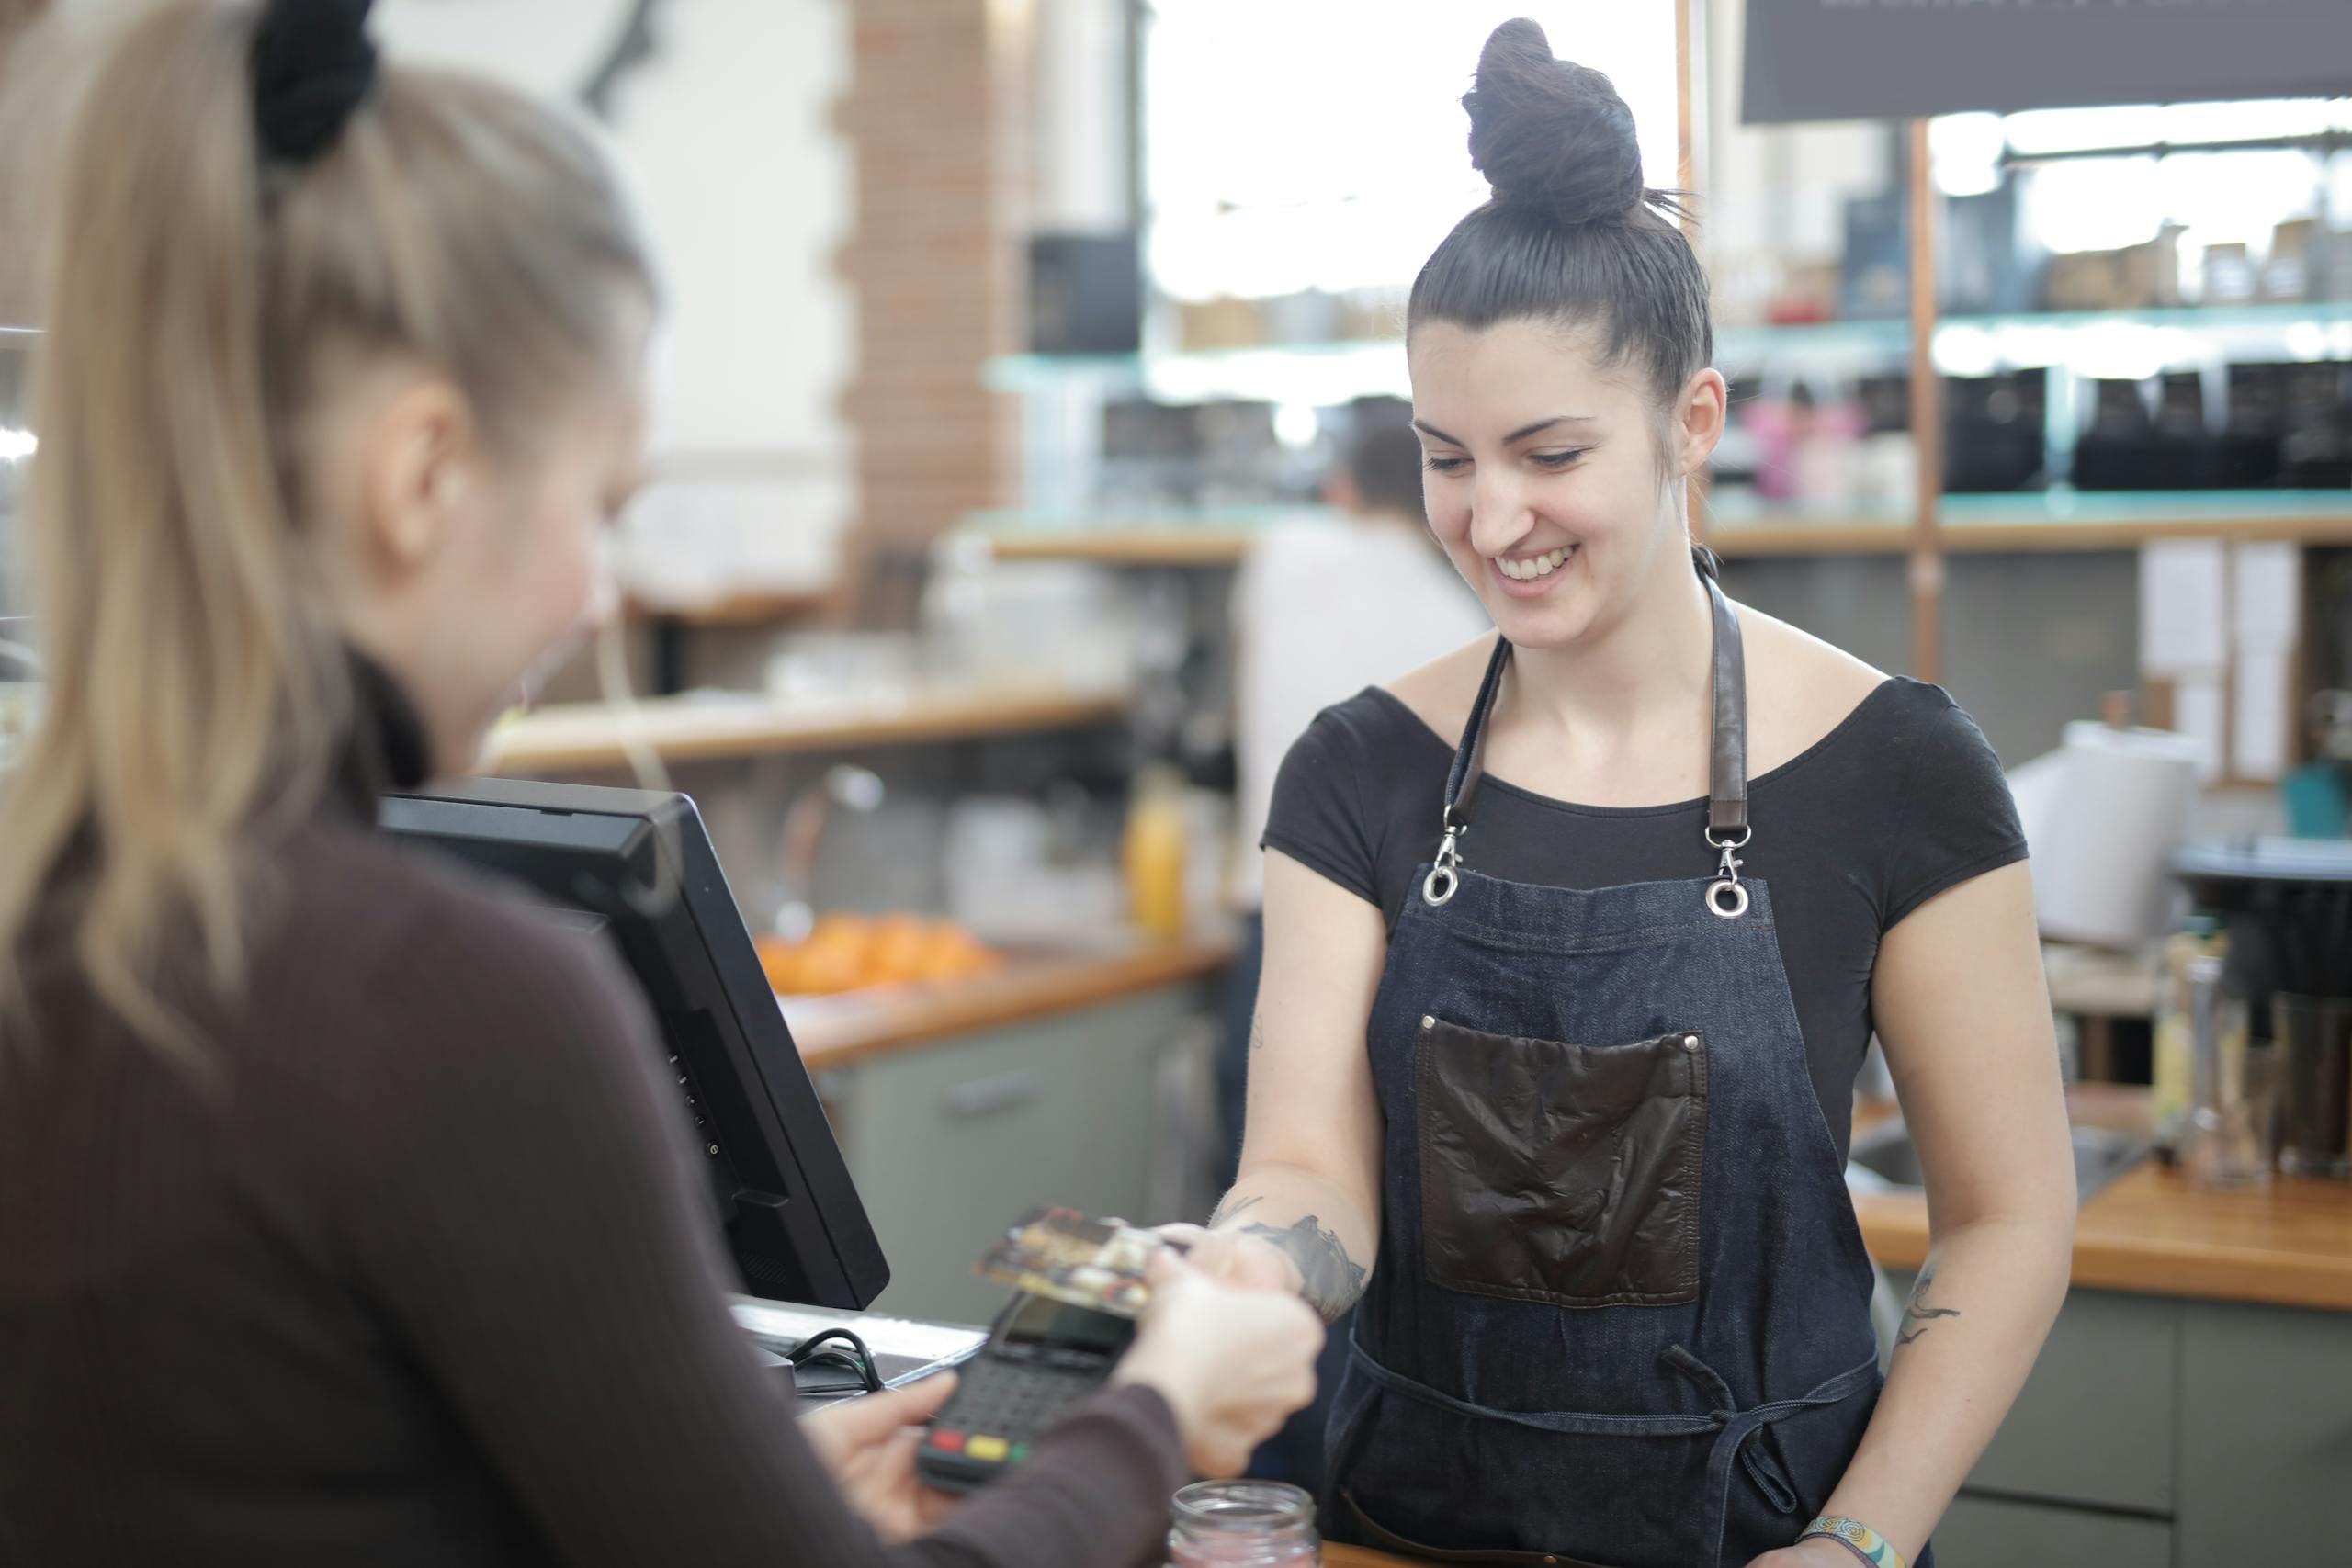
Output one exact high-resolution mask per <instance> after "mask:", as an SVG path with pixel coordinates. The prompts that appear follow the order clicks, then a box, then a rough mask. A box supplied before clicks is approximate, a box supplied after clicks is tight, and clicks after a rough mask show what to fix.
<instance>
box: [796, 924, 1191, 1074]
mask: <svg viewBox="0 0 2352 1568" xmlns="http://www.w3.org/2000/svg"><path fill="white" fill-rule="evenodd" d="M1232 957H1233V946H1232V944H1231V943H1230V942H1227V941H1226V940H1225V939H1224V938H1222V937H1208V936H1203V937H1194V938H1190V939H1187V940H1185V941H1182V942H1164V943H1153V944H1137V945H1136V946H1132V947H1127V948H1123V949H1120V950H1117V951H1115V952H1110V953H1092V954H1070V955H1067V956H1053V957H1039V958H1029V957H1023V958H1015V959H1014V960H1012V962H1010V963H1009V964H1006V965H1005V967H1004V968H1003V969H1002V970H1001V971H1000V972H998V973H997V974H994V975H989V976H982V977H980V978H978V979H976V980H958V981H953V982H946V983H942V984H937V985H929V986H892V987H876V989H873V990H871V991H865V992H851V993H847V994H845V995H842V996H835V997H786V998H783V1007H784V1019H785V1022H786V1023H787V1024H789V1025H790V1026H791V1028H792V1037H793V1039H794V1041H796V1042H797V1043H798V1044H799V1046H800V1055H801V1056H802V1057H803V1058H804V1059H805V1060H806V1061H807V1062H808V1064H809V1068H810V1069H811V1070H812V1071H818V1072H821V1071H824V1070H825V1069H827V1068H831V1067H844V1066H849V1065H850V1064H851V1063H853V1062H859V1061H864V1060H865V1059H867V1058H868V1057H873V1056H882V1055H889V1054H890V1053H892V1052H895V1051H905V1050H910V1049H911V1048H913V1047H915V1046H918V1045H922V1044H925V1043H929V1042H931V1041H934V1040H939V1039H943V1038H944V1037H947V1036H950V1035H956V1034H968V1033H971V1032H974V1031H976V1030H982V1029H994V1028H998V1027H1001V1026H1002V1025H1004V1024H1008V1023H1018V1022H1021V1021H1024V1020H1027V1019H1033V1018H1043V1017H1046V1016H1049V1015H1051V1014H1054V1013H1059V1012H1069V1011H1073V1010H1077V1009H1079V1008H1084V1007H1093V1006H1096V1005H1098V1004H1100V1003H1103V1002H1108V1001H1115V1000H1117V999H1118V998H1121V997H1124V996H1129V995H1132V994H1134V993H1135V992H1137V991H1148V990H1154V989H1157V988H1158V987H1161V986H1170V985H1176V984H1179V983H1181V982H1183V981H1186V980H1197V979H1200V978H1202V977H1204V976H1209V975H1213V974H1215V973H1216V971H1218V970H1219V969H1222V968H1224V967H1225V965H1226V964H1227V963H1228V962H1230V961H1231V959H1232Z"/></svg>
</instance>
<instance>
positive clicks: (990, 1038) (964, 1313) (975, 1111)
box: [821, 986, 1196, 1324]
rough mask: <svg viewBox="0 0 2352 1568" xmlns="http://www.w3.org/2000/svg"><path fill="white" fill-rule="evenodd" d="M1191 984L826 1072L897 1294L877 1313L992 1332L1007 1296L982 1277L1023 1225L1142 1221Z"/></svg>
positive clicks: (885, 1297)
mask: <svg viewBox="0 0 2352 1568" xmlns="http://www.w3.org/2000/svg"><path fill="white" fill-rule="evenodd" d="M1195 1000H1196V993H1195V992H1194V990H1193V987H1189V986H1173V987H1164V988H1162V989H1159V990H1156V991H1148V992H1143V993H1140V994H1138V995H1136V996H1132V997H1127V998H1122V999H1120V1000H1119V1001H1116V1002H1114V1003H1110V1004H1107V1005H1105V1006H1102V1007H1096V1008H1088V1009H1083V1010H1078V1011H1073V1012H1066V1013H1060V1014H1057V1015H1054V1016H1051V1017H1048V1018H1044V1019H1039V1020H1035V1021H1029V1022H1023V1023H1020V1024H1016V1025H1012V1026H1009V1027H1006V1028H1002V1029H995V1030H989V1031H985V1032H979V1033H975V1034H971V1035H967V1036H963V1037H960V1038H956V1039H950V1040H943V1041H938V1042H934V1043H929V1044H925V1045H922V1046H919V1047H917V1048H914V1049H911V1050H907V1051H902V1052H899V1053H896V1054H893V1055H882V1056H876V1057H873V1058H871V1059H869V1060H867V1061H865V1062H862V1063H858V1064H855V1065H854V1066H849V1067H845V1068H842V1069H840V1070H838V1071H835V1072H831V1073H828V1074H826V1075H825V1076H824V1078H823V1080H822V1084H821V1088H822V1090H823V1093H824V1095H825V1099H826V1101H827V1103H828V1106H829V1107H830V1109H831V1113H832V1116H833V1126H834V1131H835V1133H836V1134H837V1135H838V1136H839V1137H840V1138H841V1141H842V1152H843V1153H844V1154H845V1155H846V1156H847V1157H848V1160H849V1168H850V1172H851V1174H852V1175H853V1176H854V1178H855V1179H856V1181H857V1189H858V1192H859V1193H860V1195H861V1196H862V1197H863V1198H864V1199H865V1207H866V1212H867V1213H868V1214H869V1215H871V1216H872V1218H873V1221H874V1228H875V1231H876V1234H877V1235H879V1236H880V1237H881V1240H882V1250H883V1255H884V1256H885V1257H886V1258H888V1259H889V1263H890V1284H889V1286H888V1288H887V1289H886V1290H885V1291H884V1292H882V1295H881V1297H880V1299H879V1300H878V1301H876V1303H875V1310H876V1311H879V1312H887V1313H890V1314H894V1315H897V1316H900V1317H912V1318H923V1319H931V1320H936V1321H941V1322H948V1323H971V1324H985V1323H987V1322H988V1321H989V1319H991V1318H992V1317H994V1316H995V1314H996V1312H997V1310H998V1309H999V1308H1000V1307H1001V1306H1002V1305H1003V1304H1004V1301H1005V1292H1004V1289H1003V1287H1001V1286H1000V1285H996V1284H993V1283H990V1282H989V1281H988V1280H982V1279H979V1278H978V1277H977V1276H975V1275H974V1274H973V1272H972V1265H973V1263H974V1262H975V1261H977V1260H978V1258H979V1256H980V1254H981V1253H982V1252H983V1251H984V1250H986V1249H987V1247H988V1246H989V1242H990V1241H991V1240H992V1239H993V1238H994V1237H995V1236H996V1235H998V1234H999V1233H1001V1231H1002V1230H1003V1228H1004V1227H1005V1225H1007V1224H1010V1223H1011V1222H1012V1220H1014V1219H1016V1218H1017V1217H1019V1215H1020V1214H1021V1213H1022V1212H1023V1210H1025V1209H1028V1208H1030V1207H1032V1206H1033V1205H1035V1204H1040V1203H1063V1204H1068V1205H1069V1206H1070V1207H1072V1208H1076V1209H1083V1210H1085V1211H1086V1212H1088V1213H1097V1214H1118V1215H1122V1216H1125V1217H1130V1218H1135V1219H1137V1220H1139V1221H1140V1220H1144V1219H1146V1218H1157V1217H1160V1216H1147V1215H1146V1214H1145V1213H1144V1204H1145V1200H1146V1195H1147V1180H1148V1172H1149V1169H1150V1164H1151V1158H1152V1153H1153V1136H1154V1123H1155V1116H1154V1111H1155V1104H1156V1099H1155V1084H1156V1082H1157V1079H1158V1076H1159V1060H1160V1056H1161V1054H1162V1053H1163V1051H1165V1050H1167V1049H1169V1048H1170V1046H1171V1044H1173V1043H1176V1042H1178V1041H1180V1040H1181V1039H1182V1038H1184V1037H1185V1036H1186V1035H1188V1034H1190V1033H1192V1031H1191V1030H1189V1029H1188V1028H1187V1027H1186V1024H1187V1021H1188V1020H1189V1019H1190V1018H1191V1016H1192V1015H1193V1011H1194V1010H1195Z"/></svg>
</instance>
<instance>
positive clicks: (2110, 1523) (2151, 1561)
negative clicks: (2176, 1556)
mask: <svg viewBox="0 0 2352 1568" xmlns="http://www.w3.org/2000/svg"><path fill="white" fill-rule="evenodd" d="M2172 1551H2173V1530H2172V1526H2171V1525H2170V1524H2168V1523H2166V1522H2165V1520H2163V1519H2146V1518H2138V1517H2133V1516H2131V1515H2129V1514H2102V1513H2098V1512H2096V1511H2095V1510H2092V1509H2089V1508H2069V1507H2064V1506H2058V1505H2055V1504H2051V1503H2030V1502H2025V1501H2022V1500H2019V1499H2014V1498H2007V1497H1986V1496H1980V1495H1976V1494H1974V1493H1970V1492H1963V1493H1962V1494H1961V1495H1960V1496H1959V1497H1958V1498H1956V1499H1955V1500H1954V1501H1953V1503H1952V1506H1951V1510H1950V1511H1949V1512H1947V1513H1946V1514H1945V1515H1944V1522H1943V1523H1942V1524H1940V1525H1939V1526H1938V1527H1936V1568H2060V1565H2061V1564H2064V1568H2084V1565H2085V1564H2088V1563H2099V1564H2105V1565H2109V1568H2164V1565H2165V1563H2168V1562H2171V1561H2172V1560H2173V1558H2172Z"/></svg>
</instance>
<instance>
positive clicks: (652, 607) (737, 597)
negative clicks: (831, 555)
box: [622, 588, 832, 626]
mask: <svg viewBox="0 0 2352 1568" xmlns="http://www.w3.org/2000/svg"><path fill="white" fill-rule="evenodd" d="M831 599H832V591H831V589H829V588H818V589H808V590H801V591H796V592H751V593H723V594H720V595H719V596H718V598H715V599H698V600H695V601H694V602H692V603H688V604H668V603H664V602H662V601H659V600H647V599H639V598H630V599H629V600H628V601H627V602H626V603H625V604H623V606H622V609H623V612H624V613H625V614H626V615H628V616H629V617H630V618H632V619H635V620H646V621H655V620H659V621H674V622H676V623H677V624H679V625H680V626H767V625H770V624H772V623H774V622H776V621H787V620H791V619H793V618H794V617H796V616H799V615H809V614H810V613H812V612H814V611H817V610H820V609H822V608H824V606H825V605H826V604H829V603H831Z"/></svg>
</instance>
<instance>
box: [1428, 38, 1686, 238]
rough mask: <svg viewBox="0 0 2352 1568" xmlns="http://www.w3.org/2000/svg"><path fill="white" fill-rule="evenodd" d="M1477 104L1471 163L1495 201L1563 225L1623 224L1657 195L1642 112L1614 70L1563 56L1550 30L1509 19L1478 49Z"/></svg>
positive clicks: (1470, 97) (1473, 101)
mask: <svg viewBox="0 0 2352 1568" xmlns="http://www.w3.org/2000/svg"><path fill="white" fill-rule="evenodd" d="M1462 107H1464V108H1465V109H1467V110H1469V111H1470V163H1471V164H1472V166H1473V167H1475V168H1476V169H1477V171H1478V172H1479V173H1480V174H1482V175H1486V176H1487V184H1488V185H1490V186H1493V187H1494V190H1495V199H1496V200H1497V201H1498V202H1504V203H1509V204H1510V205H1512V206H1517V207H1525V208H1530V209H1535V210H1538V211H1542V212H1544V213H1545V214H1547V215H1548V216H1550V217H1551V218H1552V219H1553V220H1555V221H1556V222H1559V223H1564V224H1566V223H1623V222H1624V221H1626V220H1629V219H1631V218H1632V217H1633V216H1634V214H1635V213H1636V212H1638V211H1640V210H1641V209H1642V204H1643V203H1644V202H1645V200H1647V199H1648V198H1649V197H1650V193H1649V192H1648V191H1646V190H1645V189H1644V188H1643V186H1642V149H1641V144H1640V143H1639V142H1638V141H1636V140H1635V139H1634V111H1633V110H1631V109H1629V108H1627V107H1625V100H1624V99H1623V98H1621V97H1619V96H1617V89H1616V88H1615V87H1613V86H1611V85H1610V82H1609V78H1608V77H1607V76H1604V75H1602V74H1601V73H1600V72H1598V71H1595V70H1593V69H1592V68H1591V67H1589V66H1586V65H1578V64H1577V63H1576V62H1574V61H1568V60H1555V59H1554V58H1553V57H1552V45H1551V43H1550V41H1549V40H1547V39H1545V38H1544V29H1543V28H1540V27H1538V26H1536V24H1535V23H1533V22H1532V21H1530V20H1528V19H1527V18H1526V17H1520V18H1519V19H1518V20H1516V21H1510V22H1505V23H1504V24H1503V25H1502V26H1501V27H1498V28H1496V29H1495V30H1494V32H1493V33H1492V34H1491V35H1489V36H1488V38H1487V47H1486V48H1485V49H1483V50H1481V51H1478V81H1477V85H1476V87H1474V88H1473V89H1472V90H1471V91H1470V92H1469V93H1467V94H1465V95H1464V96H1463V99H1462Z"/></svg>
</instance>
